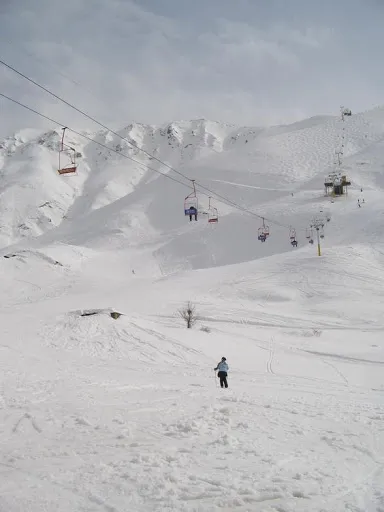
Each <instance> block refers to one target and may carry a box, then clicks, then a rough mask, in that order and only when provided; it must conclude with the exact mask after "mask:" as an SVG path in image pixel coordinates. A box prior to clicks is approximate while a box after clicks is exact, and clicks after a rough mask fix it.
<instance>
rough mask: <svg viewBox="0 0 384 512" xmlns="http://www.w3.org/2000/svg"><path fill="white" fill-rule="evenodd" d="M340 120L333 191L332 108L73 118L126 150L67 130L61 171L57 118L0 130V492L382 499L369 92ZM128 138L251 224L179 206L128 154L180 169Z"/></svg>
mask: <svg viewBox="0 0 384 512" xmlns="http://www.w3.org/2000/svg"><path fill="white" fill-rule="evenodd" d="M345 123H346V124H345V134H346V137H345V147H344V161H343V169H344V170H345V172H346V173H347V174H348V177H349V178H350V179H351V182H352V185H351V187H350V188H349V189H348V195H347V196H344V197H340V198H335V199H334V200H332V201H331V198H329V197H325V196H324V190H323V186H324V185H323V184H324V178H325V176H326V175H327V174H328V172H330V171H331V169H332V168H333V167H334V158H335V149H337V148H338V147H339V145H340V133H341V121H340V120H339V119H338V118H336V117H334V118H332V117H331V118H330V117H324V116H318V117H316V118H312V119H308V120H304V121H302V122H300V123H295V124H293V125H288V126H276V127H273V128H262V127H259V128H249V127H236V126H231V125H222V124H219V123H215V122H211V121H207V120H194V121H188V122H187V121H185V122H184V121H183V122H172V123H170V124H167V125H165V126H161V127H156V126H144V125H139V124H131V125H129V126H127V127H126V128H124V129H122V130H121V131H119V134H121V135H122V136H123V137H125V138H127V139H128V140H129V141H130V142H132V144H133V146H137V147H132V146H131V145H129V144H128V143H127V142H124V141H122V139H121V138H119V137H117V136H116V135H114V134H112V133H105V132H100V131H98V132H91V131H89V132H87V136H88V137H90V138H91V139H92V140H95V141H98V142H100V143H101V144H103V145H105V146H107V147H109V148H111V149H113V150H115V151H117V152H118V153H119V152H121V153H124V154H126V155H128V156H130V157H132V158H135V159H136V160H137V162H132V161H131V160H128V159H126V158H123V157H121V156H119V155H118V154H116V153H115V152H113V151H111V150H108V149H106V148H102V147H101V146H98V145H96V144H94V143H91V142H89V141H88V142H87V141H86V140H82V139H81V137H74V136H72V134H71V133H70V132H68V144H70V145H71V146H74V147H75V148H76V151H77V152H78V153H81V157H79V167H78V174H77V175H76V176H66V177H63V176H59V175H58V174H57V172H56V170H57V152H56V151H57V148H58V144H59V141H60V127H57V128H56V129H55V130H53V131H50V132H47V133H44V134H41V133H36V132H35V131H31V130H25V131H22V132H20V133H18V134H16V135H15V136H13V137H10V138H8V139H6V140H5V141H3V142H1V144H0V146H1V149H0V165H1V185H0V186H1V202H0V208H1V219H2V222H1V226H0V241H1V250H0V256H1V258H0V275H1V281H2V288H1V294H2V295H1V304H2V306H1V308H0V319H1V325H2V331H1V334H2V336H1V342H0V350H1V358H0V371H1V372H2V375H3V376H4V378H3V383H2V387H1V390H0V424H1V430H0V432H1V437H2V440H3V450H2V454H3V460H2V467H3V473H2V476H3V478H2V482H1V485H0V488H1V492H0V510H4V511H7V512H19V511H21V510H22V511H25V510H28V511H30V512H38V511H39V512H40V511H41V510H55V511H58V512H61V511H62V512H68V510H73V511H89V512H91V511H92V512H93V511H95V512H96V511H109V512H126V511H127V510H132V511H134V512H144V511H148V512H149V511H151V512H153V511H156V512H180V511H185V512H214V511H223V512H224V511H228V512H229V511H238V512H245V511H252V512H254V511H256V512H293V511H295V512H325V511H327V512H328V511H329V512H331V511H332V512H342V511H343V512H344V511H345V510H353V511H355V512H380V511H381V512H382V511H383V510H384V491H383V489H384V449H383V448H382V447H383V442H384V435H383V429H382V427H381V421H382V420H383V418H384V382H383V377H382V370H383V365H384V344H383V341H382V336H383V331H384V323H383V319H382V300H383V284H384V227H383V217H382V214H383V207H382V194H383V188H384V167H383V165H382V160H383V154H384V108H378V109H375V110H372V111H369V112H364V113H360V114H354V115H353V116H351V117H350V118H349V119H347V120H346V121H345ZM138 148H143V149H145V151H146V152H147V153H148V154H149V155H151V154H153V155H155V156H156V157H157V158H159V159H160V160H162V161H165V162H166V163H167V164H169V165H171V166H173V167H175V168H176V169H177V170H179V171H181V172H182V173H183V174H185V175H186V176H188V177H190V178H192V179H196V180H197V181H198V182H199V183H200V184H202V185H203V186H206V187H208V188H209V189H211V190H213V191H214V192H215V193H218V194H220V195H223V196H225V197H228V198H229V199H231V201H234V202H236V203H237V204H239V205H241V206H242V207H245V208H249V209H252V211H253V212H256V213H257V214H259V215H261V216H265V217H266V218H268V219H269V220H268V222H269V221H271V222H269V226H270V230H271V234H270V237H269V238H268V240H267V242H266V243H260V242H259V241H258V240H257V230H258V228H259V226H260V219H258V218H257V217H255V216H252V215H250V214H248V213H246V212H243V211H241V210H239V209H236V208H234V207H232V206H229V205H226V204H221V203H220V202H219V201H218V200H217V199H216V201H215V205H216V206H217V207H218V209H219V222H218V224H217V225H209V224H208V222H207V218H206V216H204V215H203V214H201V215H200V219H199V221H198V222H191V223H190V222H189V219H188V218H186V217H185V216H184V212H183V200H184V197H185V196H186V195H187V194H188V187H185V186H183V185H182V184H179V183H175V182H174V181H172V180H169V179H167V178H165V177H164V176H161V175H160V174H158V173H156V172H154V171H151V170H148V168H146V167H145V165H146V164H149V165H150V166H151V167H153V168H154V169H157V170H159V171H161V172H165V173H167V174H169V175H170V176H172V177H174V178H176V179H180V181H183V178H181V177H180V176H178V175H177V174H175V173H174V172H172V171H171V170H170V169H169V168H167V167H165V166H161V164H160V163H159V162H157V161H156V160H154V159H151V157H150V156H148V155H146V154H144V153H142V152H140V151H139V149H138ZM184 182H185V180H184ZM361 189H362V191H361ZM200 191H201V189H200ZM363 199H364V203H362V207H361V208H359V207H358V204H357V201H358V200H360V201H362V200H363ZM200 203H201V208H202V209H203V210H204V209H206V207H207V205H208V197H206V196H203V195H202V194H201V195H200ZM320 210H323V211H326V212H327V213H328V214H329V216H330V222H328V223H326V227H325V238H324V239H323V240H322V257H318V256H317V253H316V247H315V245H314V246H312V245H310V244H308V242H307V239H306V238H305V234H306V232H305V230H306V228H307V227H308V226H309V224H310V222H311V219H312V217H313V216H314V215H316V214H319V212H320ZM274 222H276V223H277V224H274ZM289 226H294V227H295V228H296V231H297V235H298V241H299V245H298V247H297V248H292V246H291V244H290V239H289ZM187 301H192V302H193V303H194V304H195V305H196V311H197V314H198V315H199V319H198V322H197V323H196V325H195V326H194V328H193V329H191V330H188V329H186V327H185V325H184V323H183V321H182V319H181V318H180V316H179V314H178V310H179V309H180V308H182V307H183V305H184V304H185V303H186V302H187ZM112 311H117V312H119V313H121V314H122V316H120V317H119V318H118V319H116V320H115V319H113V318H111V316H110V313H111V312H112ZM222 356H226V357H227V360H228V363H229V367H230V372H229V389H224V390H221V389H220V388H218V382H217V378H215V374H214V372H213V368H214V367H215V366H216V364H217V362H218V361H219V360H220V358H221V357H222Z"/></svg>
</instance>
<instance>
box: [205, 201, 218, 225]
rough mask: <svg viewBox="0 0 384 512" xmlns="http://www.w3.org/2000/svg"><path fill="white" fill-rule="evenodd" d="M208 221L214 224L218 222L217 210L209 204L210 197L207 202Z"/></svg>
mask: <svg viewBox="0 0 384 512" xmlns="http://www.w3.org/2000/svg"><path fill="white" fill-rule="evenodd" d="M207 214H208V222H209V223H210V224H216V223H217V222H219V212H218V210H217V208H215V207H213V206H211V197H210V198H209V204H208V211H207Z"/></svg>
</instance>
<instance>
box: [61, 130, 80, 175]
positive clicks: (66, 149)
mask: <svg viewBox="0 0 384 512" xmlns="http://www.w3.org/2000/svg"><path fill="white" fill-rule="evenodd" d="M66 129H67V128H66V127H65V128H62V130H63V135H62V137H61V143H60V149H59V167H58V170H57V172H58V173H59V174H60V175H66V174H75V173H76V171H77V165H76V154H77V153H76V150H75V149H74V148H72V147H71V146H68V145H67V144H65V143H64V136H65V130H66ZM63 154H64V155H67V158H69V159H70V161H71V163H69V164H65V165H62V161H61V160H62V155H63Z"/></svg>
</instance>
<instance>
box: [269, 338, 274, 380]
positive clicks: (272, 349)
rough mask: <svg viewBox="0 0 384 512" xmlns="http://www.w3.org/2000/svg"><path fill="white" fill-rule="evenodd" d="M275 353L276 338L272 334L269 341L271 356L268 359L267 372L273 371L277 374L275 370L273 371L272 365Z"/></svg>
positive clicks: (272, 372)
mask: <svg viewBox="0 0 384 512" xmlns="http://www.w3.org/2000/svg"><path fill="white" fill-rule="evenodd" d="M274 355H275V339H274V337H273V336H272V337H271V341H270V343H269V357H268V360H267V373H271V374H273V375H274V374H275V372H274V371H273V366H272V363H273V358H274Z"/></svg>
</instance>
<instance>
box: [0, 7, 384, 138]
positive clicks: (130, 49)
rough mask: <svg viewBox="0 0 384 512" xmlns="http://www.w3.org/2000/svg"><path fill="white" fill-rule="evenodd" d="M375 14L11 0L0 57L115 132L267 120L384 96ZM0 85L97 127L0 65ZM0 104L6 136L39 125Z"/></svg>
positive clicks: (0, 34) (357, 105)
mask: <svg viewBox="0 0 384 512" xmlns="http://www.w3.org/2000/svg"><path fill="white" fill-rule="evenodd" d="M347 7H348V9H347ZM346 9H347V10H346ZM345 12H348V18H346V17H345ZM380 15H382V8H381V7H380V5H379V4H378V3H376V2H371V3H369V6H368V3H367V2H365V3H364V2H362V1H359V0H339V2H337V5H336V6H335V5H334V3H333V2H331V1H330V0H323V2H321V5H320V4H319V5H317V3H316V5H315V4H314V3H313V2H308V0H305V1H304V0H290V1H289V2H288V3H287V2H286V0H284V1H282V0H271V1H270V2H266V3H259V2H251V1H249V0H239V1H237V2H236V3H235V4H234V3H233V1H231V0H210V1H208V2H207V1H203V0H195V2H193V3H186V2H184V0H183V1H181V0H162V1H161V2H159V1H158V0H140V2H139V1H136V2H134V1H133V0H109V1H108V2H104V1H101V0H66V2H62V1H59V0H34V2H30V0H14V1H12V2H4V3H2V4H1V16H0V43H1V48H2V50H3V51H2V52H1V55H2V59H3V60H5V61H7V62H9V63H11V64H12V65H13V66H15V67H16V68H18V69H20V70H22V71H23V72H25V73H26V74H27V75H29V76H31V77H32V78H34V79H35V80H37V81H39V82H41V83H42V84H44V85H46V86H47V87H48V88H50V89H52V90H53V91H54V92H56V93H57V94H59V95H62V96H63V97H64V98H66V99H67V100H68V101H70V102H73V103H74V104H76V105H78V106H79V107H80V108H82V109H84V110H86V111H88V112H89V113H90V114H91V115H93V116H94V117H97V118H99V119H100V120H101V121H102V122H104V123H110V124H112V123H113V126H114V127H120V126H122V125H124V124H127V123H129V122H131V121H132V120H137V121H142V122H150V123H159V122H164V121H167V120H170V119H180V118H183V119H187V118H196V117H208V118H213V119H217V120H223V121H228V122H235V123H240V124H271V123H272V124H273V123H279V122H288V121H295V120H297V119H298V118H302V117H305V116H310V115H315V114H321V113H331V112H337V109H338V107H339V105H340V103H345V104H349V105H350V106H351V108H353V109H354V110H356V109H365V108H370V107H371V106H372V105H373V104H375V103H378V102H380V101H381V91H380V87H381V80H382V71H381V70H380V66H377V60H376V59H377V58H378V57H379V55H380V53H381V50H380V48H381V46H382V44H383V42H384V35H383V34H382V30H381V26H380V25H381V24H380V18H379V16H380ZM8 42H10V43H11V44H8ZM74 82H76V83H80V84H81V87H80V86H78V85H76V84H75V83H74ZM0 91H1V92H4V93H7V94H9V95H10V96H13V97H15V98H17V99H19V100H20V101H23V102H25V103H27V104H28V105H31V106H33V107H35V108H37V109H38V110H41V111H42V112H44V113H45V114H47V115H50V116H52V117H56V118H57V119H58V120H59V121H61V122H62V123H63V124H67V125H75V126H77V127H90V128H92V124H91V123H90V122H89V121H87V120H84V119H83V118H82V117H81V116H80V115H78V114H75V113H73V112H72V111H71V110H70V109H69V108H68V107H65V106H63V105H61V104H60V103H58V102H57V101H56V100H53V99H52V98H50V97H49V96H47V95H46V94H45V93H43V92H42V91H39V90H38V89H36V88H35V87H33V86H32V85H30V84H28V83H27V82H25V81H23V80H22V79H21V78H20V77H17V76H16V75H13V74H12V73H10V72H8V71H5V70H4V69H3V68H1V67H0ZM0 106H1V117H0V135H1V136H3V135H5V134H8V133H9V132H10V131H12V130H13V129H16V128H18V127H22V126H36V125H38V124H39V122H40V121H39V120H38V119H37V118H36V117H33V116H29V115H27V114H26V113H25V112H24V111H23V110H21V109H19V108H18V107H15V106H13V105H10V104H8V103H6V102H5V101H4V100H0Z"/></svg>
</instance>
